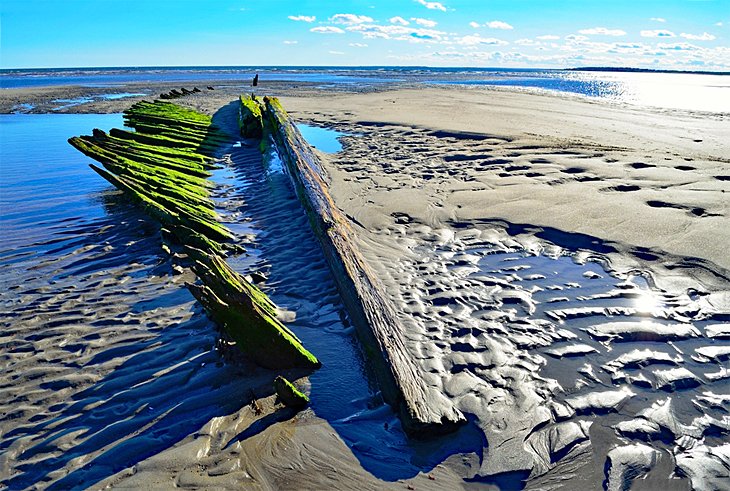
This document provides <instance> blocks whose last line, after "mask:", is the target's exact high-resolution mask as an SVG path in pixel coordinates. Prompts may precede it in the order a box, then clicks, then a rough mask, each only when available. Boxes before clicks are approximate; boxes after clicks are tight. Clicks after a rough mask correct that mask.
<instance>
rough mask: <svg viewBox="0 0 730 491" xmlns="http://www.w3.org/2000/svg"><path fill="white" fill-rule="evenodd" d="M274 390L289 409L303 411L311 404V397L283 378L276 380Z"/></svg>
mask: <svg viewBox="0 0 730 491" xmlns="http://www.w3.org/2000/svg"><path fill="white" fill-rule="evenodd" d="M274 390H275V391H276V395H277V397H278V398H279V400H280V401H281V402H282V403H283V404H284V405H285V406H287V407H291V408H293V409H303V408H304V407H306V406H307V404H309V397H307V396H306V395H305V394H303V393H302V392H300V391H299V389H297V388H296V387H295V386H294V384H292V383H291V382H289V381H288V380H287V379H285V378H284V377H282V376H278V377H276V379H274Z"/></svg>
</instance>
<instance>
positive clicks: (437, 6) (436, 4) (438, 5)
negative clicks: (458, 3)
mask: <svg viewBox="0 0 730 491" xmlns="http://www.w3.org/2000/svg"><path fill="white" fill-rule="evenodd" d="M416 2H418V3H420V4H421V5H423V6H424V7H426V8H427V9H429V10H441V11H442V12H446V7H444V5H443V4H442V3H440V2H428V1H426V0H416Z"/></svg>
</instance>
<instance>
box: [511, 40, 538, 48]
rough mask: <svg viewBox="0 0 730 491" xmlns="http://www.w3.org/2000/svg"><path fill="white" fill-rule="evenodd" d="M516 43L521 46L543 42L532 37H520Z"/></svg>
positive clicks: (536, 44)
mask: <svg viewBox="0 0 730 491" xmlns="http://www.w3.org/2000/svg"><path fill="white" fill-rule="evenodd" d="M515 44H517V45H519V46H539V45H540V44H542V43H539V42H537V41H533V40H532V39H518V40H517V41H515Z"/></svg>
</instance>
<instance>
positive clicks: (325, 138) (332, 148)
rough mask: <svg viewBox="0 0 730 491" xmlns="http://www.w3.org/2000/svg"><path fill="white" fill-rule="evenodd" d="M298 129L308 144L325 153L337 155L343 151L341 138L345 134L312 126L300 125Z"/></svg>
mask: <svg viewBox="0 0 730 491" xmlns="http://www.w3.org/2000/svg"><path fill="white" fill-rule="evenodd" d="M297 128H298V129H299V132H300V133H301V134H302V136H303V137H304V139H305V140H307V143H309V144H310V145H311V146H313V147H314V148H316V149H318V150H321V151H322V152H325V153H337V152H339V151H341V150H342V143H340V141H339V138H340V137H343V136H346V134H345V133H341V132H339V131H335V130H332V129H329V128H322V127H320V126H312V125H310V124H298V125H297Z"/></svg>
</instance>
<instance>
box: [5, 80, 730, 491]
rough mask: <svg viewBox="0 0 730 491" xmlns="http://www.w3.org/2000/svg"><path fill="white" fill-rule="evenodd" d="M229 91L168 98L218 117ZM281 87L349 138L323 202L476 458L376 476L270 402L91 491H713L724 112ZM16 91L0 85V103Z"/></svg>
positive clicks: (717, 474) (724, 225) (722, 281)
mask: <svg viewBox="0 0 730 491" xmlns="http://www.w3.org/2000/svg"><path fill="white" fill-rule="evenodd" d="M157 88H159V87H157ZM58 90H59V91H60V92H63V91H65V90H67V89H58ZM125 90H126V89H125ZM236 90H239V88H237V87H228V88H226V87H220V88H219V89H218V90H216V91H212V92H207V93H203V94H198V95H196V96H190V97H189V98H184V99H181V100H179V101H180V102H181V103H184V104H189V105H191V106H193V107H197V108H199V109H203V110H206V111H208V112H210V113H212V114H215V116H216V117H217V118H218V119H219V120H221V119H226V120H228V119H230V117H231V114H232V107H233V106H231V105H230V101H231V99H232V95H233V94H234V93H235V91H236ZM265 90H266V87H262V88H261V89H260V90H259V93H263V92H265ZM297 90H301V89H296V88H292V87H289V86H281V87H277V88H276V90H275V92H277V93H279V95H282V96H283V98H282V102H283V104H284V107H285V108H287V110H288V111H289V112H290V113H291V114H292V115H293V116H294V117H295V118H298V119H300V120H302V121H307V122H310V123H313V124H317V125H321V126H326V127H331V128H334V129H337V130H339V131H342V132H345V133H347V134H348V136H345V137H343V138H342V139H341V141H342V142H343V144H344V149H343V151H342V152H340V153H337V154H333V155H325V154H322V158H323V160H324V161H325V165H326V168H327V171H328V173H329V175H330V180H331V192H332V195H333V197H334V199H335V202H336V204H337V205H338V206H339V207H340V208H341V209H342V211H343V212H344V213H345V214H346V215H347V216H348V217H349V218H350V219H351V220H352V223H353V224H354V227H355V230H356V233H357V234H358V240H359V242H360V245H361V247H362V249H363V252H364V254H365V255H366V257H367V260H368V262H369V263H370V265H371V266H372V267H373V268H374V269H375V271H376V272H377V273H378V274H379V275H380V276H381V278H382V280H383V282H384V283H385V285H386V287H387V291H388V294H389V296H390V297H391V300H392V301H393V302H394V303H395V305H396V307H397V310H398V311H399V315H400V317H401V320H402V322H404V324H405V325H406V326H407V327H408V332H409V334H408V339H407V343H408V346H409V348H410V350H411V351H412V353H413V356H414V357H415V358H416V359H417V360H418V363H419V365H420V367H421V368H422V370H423V376H424V379H425V380H426V381H427V383H428V384H429V385H430V386H432V387H433V388H434V389H436V390H438V391H440V392H441V393H442V394H444V395H445V396H446V397H448V398H449V399H451V400H452V401H453V403H454V404H455V406H456V407H457V408H459V409H460V410H462V411H463V412H464V413H465V414H468V415H470V417H471V418H472V426H473V427H474V428H476V429H477V431H479V432H480V434H482V435H484V445H483V448H481V449H476V450H475V451H473V452H462V453H457V454H455V455H453V456H451V457H449V458H447V459H445V460H444V461H443V462H442V463H440V464H438V465H435V466H433V467H432V468H430V469H429V470H427V471H424V472H421V473H419V474H418V475H416V476H415V477H412V478H409V479H403V480H396V481H392V480H390V481H389V480H383V479H379V478H377V477H375V476H374V475H373V474H372V473H370V472H368V471H367V470H366V469H364V468H363V466H362V465H361V463H360V462H359V461H358V454H357V452H354V451H353V449H352V448H351V447H350V446H348V445H347V444H345V442H344V441H343V439H342V437H341V436H340V435H338V434H337V432H336V431H335V430H334V429H333V428H332V426H331V425H330V424H329V423H328V422H327V421H325V420H323V419H321V418H319V417H317V415H316V412H315V413H313V412H312V411H306V412H304V413H301V414H300V415H298V416H294V417H287V418H284V419H282V420H279V419H278V418H280V417H281V413H280V412H279V411H275V406H274V402H273V397H271V396H269V397H263V398H261V399H260V400H259V403H260V406H261V409H262V410H263V412H262V414H260V415H257V414H255V413H254V411H253V409H252V408H251V407H249V406H248V405H244V406H242V407H241V409H240V410H238V411H234V412H230V413H226V414H222V415H216V416H215V417H211V418H210V419H209V420H208V421H206V422H205V424H203V425H202V426H201V428H200V429H199V430H197V431H195V432H193V433H191V434H190V435H188V436H187V437H186V438H184V439H183V440H182V441H180V442H177V443H175V444H174V445H172V446H171V447H170V448H167V449H165V450H162V451H160V452H157V453H156V454H155V455H153V456H151V457H149V458H147V459H145V460H143V461H142V462H140V463H139V464H137V465H136V466H134V468H133V469H127V470H124V471H122V472H119V473H116V474H114V475H112V476H111V477H108V478H106V479H105V480H103V481H101V482H99V483H97V484H96V485H95V487H104V486H113V487H122V488H124V487H128V488H139V487H159V488H164V487H168V486H170V485H172V484H175V485H178V486H181V487H220V488H226V489H227V488H237V487H238V488H240V487H241V486H244V485H245V486H246V487H247V488H251V489H335V488H336V489H391V488H392V489H410V488H415V489H459V488H470V487H475V488H483V489H490V488H492V486H494V485H504V484H505V483H512V485H514V484H515V483H516V482H520V481H524V485H526V486H527V488H528V489H565V488H566V486H567V489H601V488H602V484H603V482H604V480H605V482H606V486H608V488H609V489H626V488H627V487H628V486H630V485H631V484H632V483H633V484H634V485H636V486H642V487H641V488H642V489H652V486H653V487H654V488H656V487H657V486H661V487H662V488H663V489H689V488H690V487H692V488H694V489H722V483H723V482H726V481H724V479H725V478H726V477H730V475H729V474H728V471H729V469H730V450H728V446H727V444H726V443H724V444H723V441H725V442H726V441H727V440H726V439H727V437H728V429H729V428H730V422H729V421H728V418H727V412H728V411H730V399H728V398H727V396H726V394H727V393H728V389H729V385H730V382H729V381H730V376H728V373H730V372H728V358H729V356H728V355H727V353H726V347H727V346H728V340H727V336H725V335H723V334H722V333H723V332H725V331H726V330H727V329H726V326H727V322H728V319H730V317H729V316H730V259H729V257H730V256H728V254H727V252H726V244H728V243H730V220H728V213H729V212H730V197H729V196H728V192H730V184H729V182H730V158H729V157H730V144H728V141H730V130H729V129H728V124H727V118H728V115H709V114H702V113H690V112H681V111H659V110H647V109H641V108H635V107H630V106H615V105H610V104H607V103H602V102H592V101H586V100H582V99H579V98H577V97H570V96H556V95H543V94H534V93H525V92H518V91H509V90H491V89H470V90H467V89H455V88H423V89H409V88H404V89H400V90H393V91H375V92H370V93H331V92H324V91H321V90H317V89H316V88H313V87H306V88H305V89H304V91H305V92H304V93H303V94H302V93H298V92H297ZM129 91H130V92H133V90H129ZM22 94H25V92H22V91H16V93H12V94H9V93H8V92H6V91H3V94H2V96H3V98H2V99H0V103H2V104H4V105H2V104H0V107H2V108H6V107H8V104H9V103H8V102H7V101H9V100H15V101H18V100H20V101H22V100H24V99H23V97H22ZM3 101H4V102H3ZM130 101H131V100H126V101H114V102H110V103H107V102H104V103H101V102H100V103H99V104H100V105H98V106H96V107H95V108H94V109H95V110H97V111H115V110H119V108H120V107H122V106H123V105H124V104H130V103H131V102H130ZM35 103H36V104H38V107H40V106H41V104H42V102H41V101H40V99H37V100H35ZM82 107H83V106H82ZM70 110H73V109H70ZM137 288H143V287H142V286H138V287H137ZM183 312H187V311H186V310H185V309H181V308H179V307H178V308H177V309H176V310H174V313H175V315H183ZM159 314H160V313H157V315H159ZM185 315H187V314H185ZM156 322H159V321H156ZM49 349H50V348H49ZM325 363H326V361H325ZM28 368H32V367H28ZM264 378H265V376H264ZM260 382H261V381H260V380H259V381H258V382H257V381H256V380H253V379H252V380H249V382H247V383H246V384H249V385H250V386H253V387H255V386H256V383H260ZM246 384H244V385H243V386H244V387H245V386H248V385H246ZM216 394H218V396H219V397H220V396H221V395H220V391H218V392H216ZM723 394H725V395H723ZM48 404H50V402H49V403H48ZM27 411H29V412H31V413H32V411H31V410H30V409H27ZM30 417H32V414H27V415H23V416H22V417H21V418H30ZM267 418H268V419H267ZM256 421H262V422H263V423H259V424H258V425H257V424H256ZM247 431H248V432H249V433H251V434H250V435H249V434H246V432H247ZM241 434H246V438H242V437H240V435H241ZM71 464H73V465H77V464H76V463H70V464H69V465H71ZM13 468H14V465H13V464H12V463H11V462H8V461H7V460H5V461H3V462H2V469H3V470H4V472H11V470H12V469H13ZM637 489H638V487H637Z"/></svg>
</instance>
